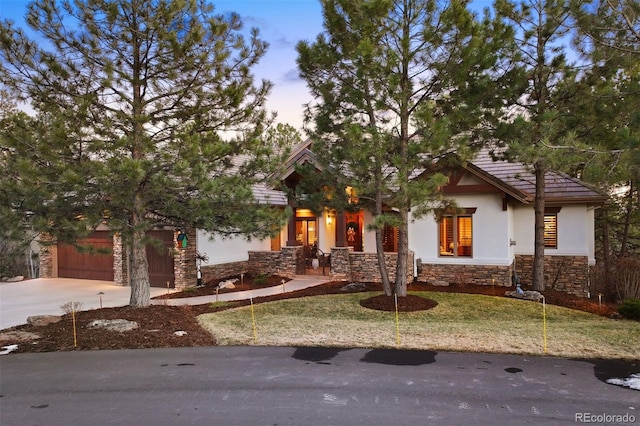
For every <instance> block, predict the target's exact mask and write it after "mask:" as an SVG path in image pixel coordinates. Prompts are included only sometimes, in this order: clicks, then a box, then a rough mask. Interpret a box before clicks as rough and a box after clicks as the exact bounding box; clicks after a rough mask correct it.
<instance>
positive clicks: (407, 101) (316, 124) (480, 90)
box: [297, 0, 512, 296]
mask: <svg viewBox="0 0 640 426" xmlns="http://www.w3.org/2000/svg"><path fill="white" fill-rule="evenodd" d="M468 3H469V2H468V1H463V0H454V1H450V2H440V1H435V0H371V1H361V0H323V1H322V6H323V16H324V27H325V32H324V33H323V34H320V35H319V36H318V37H317V39H316V40H315V41H314V42H301V43H299V44H298V48H297V49H298V54H299V57H298V65H299V67H300V72H301V76H302V77H303V78H304V79H305V80H306V81H307V84H308V86H309V87H310V89H311V91H312V93H313V95H314V96H315V98H316V100H317V102H316V103H313V104H311V105H310V106H309V107H308V109H307V119H308V121H309V122H310V123H312V135H313V138H314V152H316V153H317V155H318V158H319V160H320V162H321V163H323V164H324V165H325V170H329V171H332V172H334V173H335V174H336V175H338V176H339V177H340V181H339V182H340V184H339V185H338V186H340V185H342V187H338V188H334V191H333V193H331V194H330V195H329V197H328V198H331V200H332V201H335V200H336V199H348V198H349V197H344V194H343V193H344V186H351V187H353V188H354V189H355V191H356V194H357V198H358V201H359V203H361V204H362V203H364V202H365V201H366V200H370V207H371V210H372V211H373V212H374V215H375V217H374V223H373V227H374V229H375V231H376V246H377V252H378V261H379V264H380V269H381V271H380V272H381V275H382V281H383V286H384V291H385V293H386V294H387V295H391V294H392V293H396V294H398V295H399V296H405V295H406V289H407V274H408V272H409V269H408V268H409V265H408V262H407V259H408V247H409V244H408V239H409V236H408V223H409V221H410V220H411V218H410V216H412V217H414V218H417V217H420V216H421V215H424V214H425V213H426V212H427V211H429V210H431V209H433V208H434V207H436V206H439V205H440V202H439V201H441V198H440V194H439V191H438V186H440V185H442V184H444V183H445V182H446V177H445V175H444V174H443V173H437V171H438V170H436V169H434V164H435V163H436V162H437V161H438V160H441V159H443V158H445V157H450V155H451V154H454V153H456V154H458V155H459V156H460V157H462V158H465V157H467V156H468V155H469V153H470V152H471V151H473V149H474V148H475V147H477V146H478V145H479V142H478V138H477V136H478V135H479V134H480V133H481V131H482V130H486V129H487V126H486V125H487V121H490V120H491V119H494V118H495V116H494V113H495V112H496V111H498V110H499V108H500V107H501V106H503V104H504V101H503V95H504V93H503V90H502V89H505V88H508V87H510V82H509V81H508V80H509V78H510V77H509V75H508V74H505V72H504V70H505V69H509V68H510V67H508V66H506V65H505V63H504V60H503V58H501V56H500V53H502V51H503V50H504V49H505V46H507V47H508V46H510V43H509V40H510V37H511V36H512V34H511V32H510V29H509V28H508V27H505V26H503V25H501V23H500V22H497V21H495V20H492V19H491V18H490V17H489V15H488V13H487V14H486V15H485V16H484V17H483V18H482V19H478V17H477V16H474V14H473V13H471V12H470V11H469V9H468V8H467V6H468ZM483 125H484V127H483ZM336 182H338V177H335V176H334V179H332V180H329V181H327V185H326V187H332V186H335V185H336ZM336 194H338V195H340V196H339V197H336V196H335V195H336ZM351 201H353V197H351ZM383 206H384V207H385V208H388V209H389V210H394V211H396V212H397V213H398V214H397V215H389V214H385V213H384V208H383ZM385 224H389V225H392V226H397V227H398V231H399V232H398V234H399V241H398V254H397V256H398V257H397V269H396V278H395V283H394V288H392V286H391V283H390V281H389V278H388V274H387V271H386V267H385V260H384V252H383V244H382V229H383V227H384V225H385Z"/></svg>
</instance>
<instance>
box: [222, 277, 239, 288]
mask: <svg viewBox="0 0 640 426" xmlns="http://www.w3.org/2000/svg"><path fill="white" fill-rule="evenodd" d="M236 282H238V279H237V278H234V279H232V280H226V281H221V282H220V283H218V288H220V289H222V288H236V286H235V284H234V283H236Z"/></svg>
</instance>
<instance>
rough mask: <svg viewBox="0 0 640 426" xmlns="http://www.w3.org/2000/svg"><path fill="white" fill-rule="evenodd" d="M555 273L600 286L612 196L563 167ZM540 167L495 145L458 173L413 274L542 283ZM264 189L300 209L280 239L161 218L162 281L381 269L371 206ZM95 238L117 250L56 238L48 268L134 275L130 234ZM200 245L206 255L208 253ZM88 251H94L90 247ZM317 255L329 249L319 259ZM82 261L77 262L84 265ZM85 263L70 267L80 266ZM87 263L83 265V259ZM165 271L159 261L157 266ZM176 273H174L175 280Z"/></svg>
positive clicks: (412, 256) (46, 255)
mask: <svg viewBox="0 0 640 426" xmlns="http://www.w3.org/2000/svg"><path fill="white" fill-rule="evenodd" d="M314 158H315V157H314V155H313V152H312V151H311V143H310V142H309V141H307V142H305V143H303V144H301V145H300V146H298V147H297V148H296V149H295V150H294V152H293V153H292V154H291V156H290V158H289V160H288V163H287V168H286V172H285V173H284V174H283V178H282V179H283V182H284V183H285V184H286V185H289V186H290V187H291V186H294V185H295V184H296V181H297V180H299V179H300V178H301V177H300V176H297V175H296V173H297V172H296V168H295V166H296V165H300V164H304V163H305V162H311V163H312V164H313V162H314ZM546 188H547V190H546V197H545V199H546V200H545V202H546V211H545V246H546V248H545V285H546V288H548V289H550V288H553V289H557V290H562V291H566V292H568V293H571V294H575V295H579V296H587V295H588V294H589V282H588V276H589V267H590V266H592V265H594V264H595V254H594V252H595V249H594V210H595V209H596V208H598V206H599V205H601V204H602V203H603V202H604V201H605V196H603V195H602V194H599V193H597V192H596V191H594V190H592V189H591V188H589V187H587V186H586V185H585V184H583V183H582V182H580V181H578V180H576V179H573V178H570V177H568V176H566V175H563V174H559V173H548V174H547V177H546ZM534 190H535V180H534V176H533V174H532V173H530V172H529V171H528V170H527V169H525V168H524V167H523V166H522V165H520V164H516V163H506V162H493V161H492V160H491V158H490V156H489V155H488V152H486V151H485V152H481V153H480V154H479V155H478V156H477V158H476V159H474V160H472V161H471V162H468V163H467V164H465V165H464V166H462V167H460V168H459V169H458V170H456V171H455V172H453V173H451V175H450V178H449V182H448V184H447V185H445V186H444V187H443V188H442V191H443V192H444V194H445V195H446V196H447V197H448V198H450V199H453V200H455V202H456V205H457V206H458V207H457V209H456V210H455V211H453V210H452V211H444V212H439V215H438V218H436V216H435V215H434V214H431V215H429V216H427V217H422V218H411V219H412V220H410V224H409V258H408V262H409V265H412V266H413V267H412V268H409V269H410V271H409V276H408V277H407V279H408V280H409V281H413V280H414V279H415V280H418V281H424V282H429V283H433V284H437V285H450V284H476V285H495V286H511V285H512V282H513V278H514V275H517V277H518V278H519V280H520V282H521V283H522V284H523V285H524V286H527V285H530V284H531V271H532V263H533V253H534V210H533V195H534ZM254 192H255V194H256V198H257V199H258V200H259V201H260V202H263V203H268V204H271V205H273V206H274V207H276V208H283V209H284V208H285V207H287V206H289V207H290V208H291V209H292V211H293V212H294V214H293V215H292V216H291V218H290V220H289V223H288V224H287V225H286V226H285V227H284V228H282V229H281V230H280V232H279V233H278V234H277V235H276V236H275V237H274V238H271V239H265V240H255V239H254V240H251V241H247V240H246V239H244V238H242V237H232V238H221V237H220V236H217V235H213V234H210V233H208V232H205V231H202V230H186V236H187V239H186V241H187V242H188V243H187V244H186V245H185V244H184V239H181V238H180V230H177V229H158V230H156V231H152V232H155V233H157V235H155V236H156V237H158V238H160V239H161V240H163V241H164V245H165V247H166V249H167V251H165V252H164V253H163V254H159V255H154V254H153V253H155V252H156V251H157V250H154V249H152V248H150V249H149V250H148V251H149V252H150V253H151V254H149V255H148V256H151V257H152V258H153V259H149V263H150V272H151V273H150V276H152V277H153V279H152V285H157V286H166V285H168V286H169V287H175V288H184V287H189V286H194V285H195V284H196V282H197V280H198V278H199V277H200V275H199V273H198V269H200V271H201V272H200V273H201V279H202V281H204V282H208V281H211V280H218V279H222V278H226V277H231V276H239V275H240V274H243V273H266V274H278V275H281V276H287V277H293V276H295V275H299V274H305V273H311V274H323V275H326V276H327V277H329V278H330V279H335V280H338V279H341V280H346V281H374V282H375V281H380V276H379V271H378V266H377V256H376V249H375V233H374V232H373V231H370V230H368V229H367V225H369V224H370V223H372V220H373V216H372V213H371V212H369V211H367V210H359V211H358V210H357V209H356V210H354V211H353V212H342V213H340V212H335V211H330V210H326V209H325V211H324V212H322V213H321V214H320V215H319V216H316V215H314V214H313V213H312V212H311V211H310V210H307V209H304V208H301V207H299V206H296V204H295V202H294V201H293V200H288V199H287V196H286V194H285V193H284V192H281V191H277V190H273V189H269V188H266V187H256V188H254ZM383 236H384V248H385V253H386V261H387V265H388V268H389V271H390V276H391V279H395V263H396V251H397V230H396V229H394V228H388V229H385V230H384V232H383ZM91 238H92V239H91V241H89V240H88V241H86V243H89V244H96V245H97V246H100V247H103V248H111V249H112V254H111V256H110V257H109V256H107V257H102V258H100V259H98V258H97V257H95V256H94V257H93V258H92V257H87V256H86V255H79V254H78V253H73V250H72V248H69V247H67V246H64V245H60V244H58V245H48V246H44V248H43V251H42V252H41V275H42V276H50V277H54V276H61V277H62V276H68V277H76V278H88V279H106V280H113V281H115V282H116V283H119V284H121V285H127V284H128V273H127V270H128V268H127V259H126V256H125V255H124V250H123V249H122V244H121V242H120V241H119V238H118V236H111V234H110V233H109V232H108V230H106V229H98V230H96V232H95V233H94V234H92V235H91ZM196 254H199V255H200V256H201V257H200V258H201V259H202V257H204V258H206V259H207V260H206V261H204V262H203V261H201V260H200V261H199V260H197V259H198V258H197V257H196ZM83 256H84V257H83ZM314 258H317V259H318V260H319V261H318V262H317V263H314V262H312V260H313V259H314ZM74 265H75V266H74ZM69 266H72V267H73V268H71V269H69V268H68V267H69ZM74 269H75V270H74ZM156 271H157V273H156ZM167 283H168V284H167Z"/></svg>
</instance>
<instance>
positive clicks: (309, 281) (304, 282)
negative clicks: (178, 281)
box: [151, 275, 331, 306]
mask: <svg viewBox="0 0 640 426" xmlns="http://www.w3.org/2000/svg"><path fill="white" fill-rule="evenodd" d="M329 281H331V280H330V279H329V277H326V276H322V275H297V276H296V277H295V278H294V279H293V280H291V281H288V282H286V283H285V284H283V285H277V286H273V287H265V288H259V289H257V290H246V291H234V292H231V293H223V294H219V295H212V296H198V297H185V298H181V299H158V300H152V301H151V304H154V305H171V306H180V305H202V304H205V303H213V302H230V301H233V300H246V299H250V298H254V299H255V298H256V297H264V296H271V295H274V294H281V293H289V292H291V291H296V290H303V289H305V288H309V287H315V286H317V285H320V284H324V283H327V282H329Z"/></svg>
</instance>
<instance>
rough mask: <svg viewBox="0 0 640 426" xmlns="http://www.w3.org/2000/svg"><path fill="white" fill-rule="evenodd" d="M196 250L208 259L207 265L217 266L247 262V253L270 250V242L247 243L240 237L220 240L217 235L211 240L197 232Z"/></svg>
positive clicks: (202, 232)
mask: <svg viewBox="0 0 640 426" xmlns="http://www.w3.org/2000/svg"><path fill="white" fill-rule="evenodd" d="M197 250H198V253H201V254H204V255H206V256H208V257H209V261H208V262H207V263H206V264H207V265H217V264H221V263H228V262H239V261H246V260H249V254H248V252H249V251H260V250H266V251H268V250H271V241H270V240H269V239H266V240H258V239H253V240H251V241H247V240H246V239H244V238H242V237H232V238H228V239H222V237H220V236H217V235H216V236H214V238H213V239H211V234H210V233H208V232H204V231H201V230H198V235H197Z"/></svg>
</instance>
